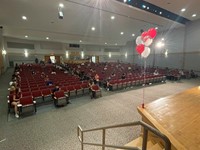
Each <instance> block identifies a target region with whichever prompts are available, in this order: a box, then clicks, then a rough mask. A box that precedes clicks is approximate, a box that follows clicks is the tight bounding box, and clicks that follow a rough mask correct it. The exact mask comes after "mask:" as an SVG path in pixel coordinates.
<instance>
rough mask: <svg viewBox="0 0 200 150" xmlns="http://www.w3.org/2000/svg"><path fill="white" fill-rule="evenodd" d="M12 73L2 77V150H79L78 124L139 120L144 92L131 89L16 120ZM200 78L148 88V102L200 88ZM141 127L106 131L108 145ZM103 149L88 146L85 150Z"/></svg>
mask: <svg viewBox="0 0 200 150" xmlns="http://www.w3.org/2000/svg"><path fill="white" fill-rule="evenodd" d="M11 73H12V70H11V69H10V70H8V71H7V72H6V73H5V74H4V75H2V76H1V77H0V83H1V84H0V150H80V143H79V141H78V138H77V125H81V127H82V128H83V129H90V128H96V127H101V126H108V125H115V124H121V123H128V122H133V121H137V120H140V119H141V117H140V115H139V114H138V112H137V106H139V105H141V103H142V99H143V98H142V94H143V89H142V88H141V87H137V88H130V89H125V90H121V91H116V92H107V91H104V92H103V97H101V98H98V99H95V100H91V99H90V98H89V96H88V95H87V96H84V97H79V98H74V99H72V104H69V105H67V106H66V107H62V108H54V107H53V104H48V105H45V106H41V107H39V108H38V112H37V114H36V115H31V116H28V117H23V118H20V119H15V118H14V117H13V114H11V115H7V102H6V95H7V93H8V92H7V88H8V82H9V79H10V77H11ZM198 85H199V79H191V80H182V81H179V82H167V83H166V84H158V85H152V86H148V87H146V88H145V90H144V91H145V103H149V102H151V101H153V100H156V99H158V98H161V97H165V96H168V95H171V94H175V93H179V92H181V91H184V90H185V89H188V88H191V87H194V86H198ZM139 133H140V128H133V127H130V128H120V129H112V130H108V131H107V132H106V144H116V145H124V144H126V143H128V142H129V141H131V140H133V139H134V138H136V137H137V136H138V135H139ZM84 139H85V141H87V142H97V143H101V132H95V133H88V134H86V135H85V136H84ZM98 149H101V148H97V147H92V146H85V150H98Z"/></svg>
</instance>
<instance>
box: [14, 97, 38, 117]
mask: <svg viewBox="0 0 200 150" xmlns="http://www.w3.org/2000/svg"><path fill="white" fill-rule="evenodd" d="M17 107H18V110H19V115H21V114H22V113H25V112H36V111H37V110H36V101H33V97H32V96H25V97H21V98H20V104H18V105H17Z"/></svg>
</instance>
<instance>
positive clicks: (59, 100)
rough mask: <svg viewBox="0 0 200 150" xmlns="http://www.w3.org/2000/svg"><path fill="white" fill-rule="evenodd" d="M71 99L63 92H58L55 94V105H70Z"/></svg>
mask: <svg viewBox="0 0 200 150" xmlns="http://www.w3.org/2000/svg"><path fill="white" fill-rule="evenodd" d="M68 100H69V97H68V95H67V94H65V93H64V91H63V90H61V91H56V92H55V93H54V104H55V106H62V105H66V104H67V103H68Z"/></svg>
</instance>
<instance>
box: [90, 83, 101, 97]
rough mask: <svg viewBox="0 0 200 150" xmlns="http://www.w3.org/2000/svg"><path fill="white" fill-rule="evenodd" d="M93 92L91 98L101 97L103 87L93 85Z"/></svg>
mask: <svg viewBox="0 0 200 150" xmlns="http://www.w3.org/2000/svg"><path fill="white" fill-rule="evenodd" d="M91 90H92V93H91V98H97V97H101V96H102V95H101V89H100V88H99V86H98V85H95V84H94V85H92V87H91Z"/></svg>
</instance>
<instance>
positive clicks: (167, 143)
mask: <svg viewBox="0 0 200 150" xmlns="http://www.w3.org/2000/svg"><path fill="white" fill-rule="evenodd" d="M139 125H140V126H142V127H143V140H142V150H146V148H147V140H148V131H151V132H152V133H153V134H155V135H156V136H158V137H159V138H160V139H162V140H163V141H164V147H165V150H171V142H170V140H169V139H168V138H167V137H166V136H165V135H164V134H162V133H161V132H160V131H158V130H157V129H155V128H153V127H152V126H150V125H148V124H146V123H145V122H143V121H136V122H131V123H125V124H118V125H113V126H106V127H100V128H94V129H89V130H83V129H82V128H81V127H80V126H79V125H78V127H77V135H78V138H79V141H80V142H81V150H83V148H84V145H91V146H99V147H102V150H105V148H118V149H124V150H139V148H138V147H130V146H116V145H107V144H106V143H105V140H106V130H107V129H112V128H120V127H129V126H139ZM99 130H102V144H97V143H87V142H84V136H83V134H84V133H86V132H92V131H99Z"/></svg>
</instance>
